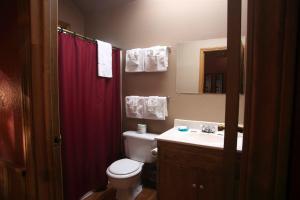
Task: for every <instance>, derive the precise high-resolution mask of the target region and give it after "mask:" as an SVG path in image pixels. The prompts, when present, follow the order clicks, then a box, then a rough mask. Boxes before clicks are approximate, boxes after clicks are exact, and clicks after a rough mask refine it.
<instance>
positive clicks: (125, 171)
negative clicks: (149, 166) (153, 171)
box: [106, 158, 143, 179]
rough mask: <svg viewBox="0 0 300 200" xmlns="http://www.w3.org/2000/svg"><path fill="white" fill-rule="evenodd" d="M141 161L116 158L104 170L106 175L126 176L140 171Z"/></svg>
mask: <svg viewBox="0 0 300 200" xmlns="http://www.w3.org/2000/svg"><path fill="white" fill-rule="evenodd" d="M142 166H143V163H141V162H138V161H135V160H130V159H127V158H124V159H121V160H117V161H115V162H114V163H112V164H111V165H110V166H109V167H108V169H107V170H106V173H107V175H109V176H110V177H113V178H120V179H122V178H128V177H132V176H135V175H137V174H139V173H140V172H141V171H142Z"/></svg>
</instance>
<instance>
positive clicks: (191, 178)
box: [157, 141, 223, 200]
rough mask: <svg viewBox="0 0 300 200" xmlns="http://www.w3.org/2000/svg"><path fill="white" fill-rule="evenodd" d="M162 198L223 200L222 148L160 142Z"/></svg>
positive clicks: (159, 185)
mask: <svg viewBox="0 0 300 200" xmlns="http://www.w3.org/2000/svg"><path fill="white" fill-rule="evenodd" d="M158 149H159V150H158V152H159V153H158V185H157V191H158V199H159V200H202V199H203V200H221V199H222V197H223V186H222V180H223V178H222V162H223V160H222V151H221V150H217V149H210V148H204V147H198V146H192V145H185V144H177V143H171V142H165V141H158Z"/></svg>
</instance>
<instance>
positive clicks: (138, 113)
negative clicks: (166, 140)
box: [125, 96, 144, 119]
mask: <svg viewBox="0 0 300 200" xmlns="http://www.w3.org/2000/svg"><path fill="white" fill-rule="evenodd" d="M125 106H126V116H127V117H129V118H139V119H142V118H143V117H144V97H140V96H126V97H125Z"/></svg>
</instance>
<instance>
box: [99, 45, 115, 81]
mask: <svg viewBox="0 0 300 200" xmlns="http://www.w3.org/2000/svg"><path fill="white" fill-rule="evenodd" d="M97 47H98V76H101V77H106V78H112V45H111V44H110V43H107V42H102V41H100V40H97Z"/></svg>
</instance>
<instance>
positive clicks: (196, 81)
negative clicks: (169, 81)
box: [176, 38, 244, 94]
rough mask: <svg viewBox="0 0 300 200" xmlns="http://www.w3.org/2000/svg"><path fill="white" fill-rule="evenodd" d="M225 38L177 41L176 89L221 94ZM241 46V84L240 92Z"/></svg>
mask: <svg viewBox="0 0 300 200" xmlns="http://www.w3.org/2000/svg"><path fill="white" fill-rule="evenodd" d="M226 46H227V38H217V39H209V40H201V41H192V42H185V43H180V44H177V46H176V50H177V72H176V92H177V93H184V94H203V93H206V94H225V93H226V65H227V47H226ZM243 57H244V53H243V48H242V49H241V61H242V65H241V84H240V93H241V94H242V93H243V91H244V89H243V88H244V84H243V82H244V81H243V77H244V65H243V60H244V59H243Z"/></svg>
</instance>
